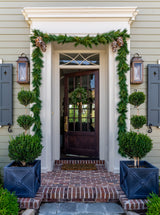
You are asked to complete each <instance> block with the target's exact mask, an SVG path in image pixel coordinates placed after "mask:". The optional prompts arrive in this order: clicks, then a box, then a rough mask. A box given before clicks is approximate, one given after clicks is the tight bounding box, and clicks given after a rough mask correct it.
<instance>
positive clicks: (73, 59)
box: [60, 53, 99, 66]
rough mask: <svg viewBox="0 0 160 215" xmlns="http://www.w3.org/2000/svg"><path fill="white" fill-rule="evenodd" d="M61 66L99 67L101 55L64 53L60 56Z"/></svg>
mask: <svg viewBox="0 0 160 215" xmlns="http://www.w3.org/2000/svg"><path fill="white" fill-rule="evenodd" d="M60 65H86V66H89V65H92V66H94V65H99V54H97V53H63V54H60Z"/></svg>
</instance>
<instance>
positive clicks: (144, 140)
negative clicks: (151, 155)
mask: <svg viewBox="0 0 160 215" xmlns="http://www.w3.org/2000/svg"><path fill="white" fill-rule="evenodd" d="M144 100H145V95H144V93H142V92H134V93H132V94H131V95H130V97H129V103H130V104H132V105H134V106H135V107H136V108H137V115H136V116H133V117H132V118H131V124H132V126H133V127H134V128H135V129H137V132H133V131H130V132H125V133H121V134H120V136H119V153H120V154H121V155H122V156H123V157H128V158H130V159H134V161H133V160H132V161H120V186H121V188H122V190H123V191H124V192H125V194H126V196H127V197H128V198H129V199H135V198H137V199H138V198H140V199H144V198H146V197H147V196H148V195H149V194H150V193H152V192H153V193H156V194H158V190H159V187H158V186H159V184H158V176H159V173H158V171H159V170H158V168H156V167H155V166H153V165H152V164H150V163H148V162H147V161H139V160H140V159H142V158H143V157H144V156H146V154H147V153H148V152H150V151H151V149H152V140H151V139H150V138H149V137H148V136H147V135H146V134H142V133H139V129H140V128H142V127H143V125H144V124H145V123H146V118H145V117H144V116H140V115H139V106H140V105H141V104H142V103H143V102H144Z"/></svg>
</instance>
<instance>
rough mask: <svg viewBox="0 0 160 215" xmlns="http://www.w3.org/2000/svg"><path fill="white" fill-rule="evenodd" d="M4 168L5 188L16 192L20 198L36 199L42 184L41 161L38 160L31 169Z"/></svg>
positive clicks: (10, 166)
mask: <svg viewBox="0 0 160 215" xmlns="http://www.w3.org/2000/svg"><path fill="white" fill-rule="evenodd" d="M13 163H14V162H12V163H10V164H9V165H8V166H6V167H4V187H5V188H7V189H8V190H9V191H10V192H15V194H16V195H17V196H18V197H35V195H36V193H37V191H38V188H39V186H40V184H41V161H40V160H36V161H35V162H34V165H33V166H31V167H16V166H12V164H13Z"/></svg>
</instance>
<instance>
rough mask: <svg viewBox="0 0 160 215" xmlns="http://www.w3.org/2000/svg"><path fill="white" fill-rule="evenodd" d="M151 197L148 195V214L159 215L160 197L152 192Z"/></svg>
mask: <svg viewBox="0 0 160 215" xmlns="http://www.w3.org/2000/svg"><path fill="white" fill-rule="evenodd" d="M150 196H151V197H148V198H147V199H148V203H147V213H146V214H147V215H159V214H160V198H159V197H158V195H156V194H154V193H152V194H150Z"/></svg>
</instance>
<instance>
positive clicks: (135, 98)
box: [129, 92, 145, 106]
mask: <svg viewBox="0 0 160 215" xmlns="http://www.w3.org/2000/svg"><path fill="white" fill-rule="evenodd" d="M144 101H145V95H144V93H143V92H134V93H132V94H131V95H130V96H129V103H130V104H132V105H134V106H139V105H141V104H143V103H144Z"/></svg>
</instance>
